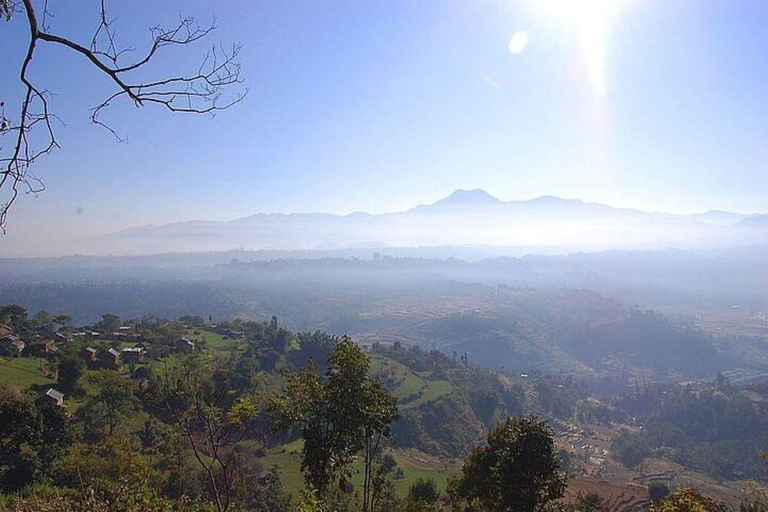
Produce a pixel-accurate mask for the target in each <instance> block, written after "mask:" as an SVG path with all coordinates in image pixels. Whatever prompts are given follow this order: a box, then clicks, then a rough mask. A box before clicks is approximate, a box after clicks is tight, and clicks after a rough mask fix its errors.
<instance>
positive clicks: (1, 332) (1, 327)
mask: <svg viewBox="0 0 768 512" xmlns="http://www.w3.org/2000/svg"><path fill="white" fill-rule="evenodd" d="M11 334H13V329H12V328H10V327H8V326H7V325H5V324H0V338H4V337H6V336H10V335H11Z"/></svg>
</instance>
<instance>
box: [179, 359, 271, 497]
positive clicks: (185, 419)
mask: <svg viewBox="0 0 768 512" xmlns="http://www.w3.org/2000/svg"><path fill="white" fill-rule="evenodd" d="M165 379H166V388H167V389H166V393H167V399H166V403H167V406H168V408H169V409H170V413H171V414H172V416H173V418H174V420H175V424H176V427H177V430H178V431H179V433H180V434H181V435H182V437H183V438H184V439H185V440H186V441H187V443H188V445H189V447H190V448H191V450H192V454H193V456H194V458H195V460H196V461H197V463H198V464H199V465H200V467H201V468H202V469H203V470H204V471H205V474H206V478H207V481H208V486H209V490H210V494H211V497H212V499H213V500H214V504H215V505H216V509H217V510H218V511H219V512H223V511H225V510H228V509H229V508H230V506H231V505H232V504H233V501H234V499H235V497H236V494H237V493H236V490H237V489H236V486H237V483H238V479H237V476H238V475H237V474H236V470H237V467H238V465H237V464H236V463H237V462H238V461H237V459H236V458H233V455H236V453H234V452H231V451H230V448H231V447H233V446H235V445H236V444H237V443H238V442H239V441H241V440H242V439H244V437H245V436H246V435H247V434H248V433H252V432H254V431H255V429H256V427H255V425H254V420H255V418H256V416H257V415H258V407H257V404H256V401H255V399H254V398H253V397H251V396H249V395H240V394H238V393H236V392H234V390H231V389H230V386H229V379H228V372H227V371H224V370H220V369H218V368H216V367H215V365H212V364H211V363H208V362H205V361H202V360H200V359H198V358H188V359H187V360H185V362H184V364H183V365H182V366H181V367H180V368H178V369H177V370H176V371H174V372H168V374H167V375H166V377H165ZM241 483H242V484H243V485H245V483H244V482H241ZM240 494H241V495H242V494H244V493H240Z"/></svg>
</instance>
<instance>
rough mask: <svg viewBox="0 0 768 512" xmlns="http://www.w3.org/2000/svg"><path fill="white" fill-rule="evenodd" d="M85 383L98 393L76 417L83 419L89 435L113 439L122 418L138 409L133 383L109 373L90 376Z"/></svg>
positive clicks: (100, 372) (104, 371)
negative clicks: (87, 382)
mask: <svg viewBox="0 0 768 512" xmlns="http://www.w3.org/2000/svg"><path fill="white" fill-rule="evenodd" d="M88 381H89V382H90V384H91V385H92V386H94V387H95V388H97V389H98V391H97V392H96V393H95V394H93V395H92V396H90V397H89V398H88V400H86V402H85V404H84V405H83V407H81V408H80V410H78V416H79V417H81V418H82V419H84V420H85V427H86V431H87V432H88V433H89V434H90V435H92V436H95V437H97V438H98V437H101V436H104V435H105V434H106V435H109V436H110V437H112V436H114V435H115V432H116V430H117V427H118V425H119V424H120V420H121V418H122V417H124V416H125V415H126V414H128V413H129V412H130V411H133V410H135V409H136V408H137V407H138V400H137V399H136V396H135V395H134V394H133V382H131V381H130V380H128V379H127V378H126V377H125V376H123V375H121V374H119V373H117V372H113V371H109V370H100V371H99V372H98V373H95V374H92V375H89V376H88ZM105 429H106V432H105Z"/></svg>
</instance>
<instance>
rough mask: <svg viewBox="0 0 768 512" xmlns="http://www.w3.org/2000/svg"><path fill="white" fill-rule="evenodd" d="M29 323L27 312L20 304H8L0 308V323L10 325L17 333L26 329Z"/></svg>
mask: <svg viewBox="0 0 768 512" xmlns="http://www.w3.org/2000/svg"><path fill="white" fill-rule="evenodd" d="M26 321H27V310H26V309H24V308H23V307H21V306H19V305H18V304H8V305H7V306H3V307H1V308H0V323H3V324H8V325H10V326H11V327H13V328H14V329H15V330H16V331H20V330H22V329H23V328H24V323H25V322H26Z"/></svg>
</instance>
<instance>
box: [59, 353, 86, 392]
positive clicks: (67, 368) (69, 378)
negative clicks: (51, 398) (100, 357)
mask: <svg viewBox="0 0 768 512" xmlns="http://www.w3.org/2000/svg"><path fill="white" fill-rule="evenodd" d="M57 370H58V371H57V373H58V375H57V378H56V381H57V382H58V384H59V389H60V390H61V391H62V392H63V393H65V394H70V395H71V394H76V393H77V391H78V383H79V382H80V377H82V375H83V372H85V363H84V362H83V359H82V358H81V357H78V356H77V354H74V353H68V354H65V355H64V356H63V357H62V358H61V359H60V360H59V364H58V367H57Z"/></svg>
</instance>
